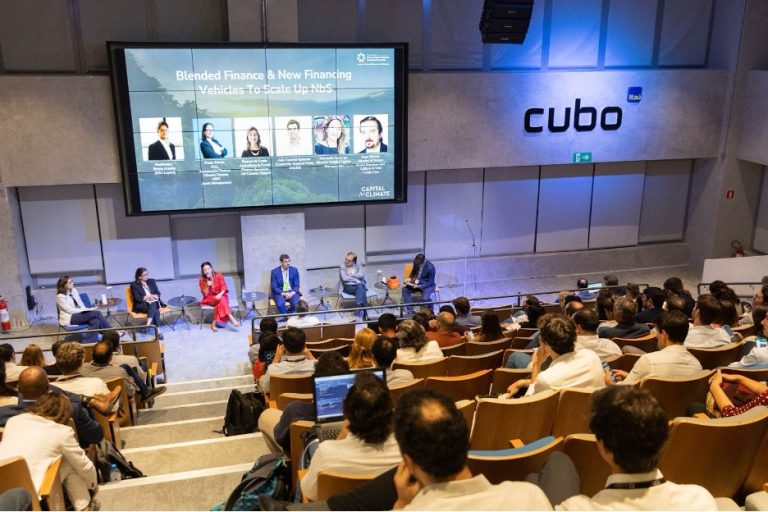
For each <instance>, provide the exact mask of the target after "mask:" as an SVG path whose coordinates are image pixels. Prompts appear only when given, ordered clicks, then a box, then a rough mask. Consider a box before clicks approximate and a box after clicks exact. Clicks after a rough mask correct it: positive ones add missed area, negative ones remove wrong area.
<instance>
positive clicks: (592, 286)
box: [587, 281, 603, 292]
mask: <svg viewBox="0 0 768 512" xmlns="http://www.w3.org/2000/svg"><path fill="white" fill-rule="evenodd" d="M602 287H603V282H602V281H595V282H593V283H589V286H588V287H587V289H588V290H589V291H591V292H596V291H598V290H599V289H600V288H602Z"/></svg>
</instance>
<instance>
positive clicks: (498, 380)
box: [491, 368, 531, 395]
mask: <svg viewBox="0 0 768 512" xmlns="http://www.w3.org/2000/svg"><path fill="white" fill-rule="evenodd" d="M530 376H531V370H528V369H524V368H523V369H515V368H496V369H495V370H493V382H492V383H491V394H492V395H498V394H499V393H506V392H507V388H508V387H509V386H510V385H511V384H513V383H515V382H517V381H518V380H520V379H527V378H528V377H530Z"/></svg>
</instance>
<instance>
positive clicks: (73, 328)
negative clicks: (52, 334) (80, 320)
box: [56, 294, 90, 341]
mask: <svg viewBox="0 0 768 512" xmlns="http://www.w3.org/2000/svg"><path fill="white" fill-rule="evenodd" d="M80 298H82V294H80ZM60 311H61V310H60V309H59V305H58V304H57V305H56V324H57V325H58V326H59V330H58V331H57V334H58V333H61V331H62V330H63V331H64V332H66V333H69V334H67V335H65V336H64V339H65V340H66V341H80V340H82V339H83V335H82V334H77V335H76V334H75V333H82V332H83V331H85V330H86V329H88V328H89V327H90V325H88V324H76V325H61V323H60V322H59V318H61V317H60ZM57 339H58V338H57Z"/></svg>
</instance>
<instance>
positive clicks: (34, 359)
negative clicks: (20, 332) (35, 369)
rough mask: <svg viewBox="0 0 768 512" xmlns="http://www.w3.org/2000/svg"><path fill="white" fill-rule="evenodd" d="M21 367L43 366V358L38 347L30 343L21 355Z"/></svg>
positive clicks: (41, 351) (41, 350)
mask: <svg viewBox="0 0 768 512" xmlns="http://www.w3.org/2000/svg"><path fill="white" fill-rule="evenodd" d="M21 366H39V367H40V368H42V367H43V366H45V356H44V355H43V349H42V348H40V345H35V344H34V343H30V344H29V345H27V347H26V348H25V349H24V352H22V354H21Z"/></svg>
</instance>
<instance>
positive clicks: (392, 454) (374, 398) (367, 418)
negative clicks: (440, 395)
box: [301, 371, 400, 500]
mask: <svg viewBox="0 0 768 512" xmlns="http://www.w3.org/2000/svg"><path fill="white" fill-rule="evenodd" d="M344 427H345V429H344V430H342V433H341V434H340V436H339V438H338V439H336V440H333V441H325V442H322V443H320V444H319V446H318V447H317V451H315V454H314V456H313V457H312V462H311V463H310V464H309V468H307V474H306V475H305V476H304V478H302V479H301V492H302V493H303V495H304V496H305V497H307V498H309V499H310V500H316V499H317V475H318V473H320V471H340V472H342V473H347V474H369V475H378V474H381V473H383V472H384V471H386V470H388V469H390V468H392V467H393V466H395V465H397V463H398V462H400V451H399V450H398V447H397V442H396V441H395V436H394V435H393V433H392V428H393V424H392V397H391V396H390V394H389V390H388V389H387V385H386V383H385V382H383V381H382V380H381V379H379V378H378V377H376V376H375V375H374V374H373V373H371V372H367V371H361V372H360V373H359V374H358V375H357V376H356V377H355V383H354V384H353V385H352V387H351V388H349V391H348V392H347V396H346V397H345V398H344Z"/></svg>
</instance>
